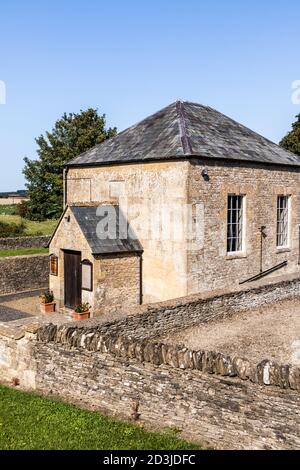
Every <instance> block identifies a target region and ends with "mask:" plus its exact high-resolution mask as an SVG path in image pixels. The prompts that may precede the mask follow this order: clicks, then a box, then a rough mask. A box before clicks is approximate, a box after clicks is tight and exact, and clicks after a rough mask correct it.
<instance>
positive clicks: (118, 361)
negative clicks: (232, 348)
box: [0, 279, 300, 449]
mask: <svg viewBox="0 0 300 470" xmlns="http://www.w3.org/2000/svg"><path fill="white" fill-rule="evenodd" d="M291 297H299V280H296V279H295V280H291V281H285V282H280V283H277V284H274V285H269V286H264V287H260V288H257V289H252V290H244V291H242V292H238V293H237V292H236V293H233V294H226V295H223V296H221V295H220V296H215V297H213V298H210V299H201V298H199V297H198V298H196V297H192V298H187V299H180V300H178V301H174V302H173V303H172V304H171V303H167V302H165V303H163V304H161V305H157V306H156V307H154V306H149V308H148V309H146V308H145V311H144V313H141V314H139V315H134V316H131V317H127V318H124V319H122V320H117V321H115V322H112V323H106V324H103V323H101V322H99V321H97V320H96V319H92V320H89V321H87V322H81V323H79V324H78V323H70V324H65V325H62V326H55V325H47V326H43V327H41V328H38V329H37V327H35V329H29V330H26V331H25V333H24V334H23V336H21V335H20V336H19V337H18V338H15V339H14V340H13V339H12V336H11V335H10V339H9V340H5V341H6V343H7V341H8V345H9V350H10V354H6V348H5V347H2V351H1V347H0V371H1V377H2V378H7V379H11V375H12V374H11V370H10V369H12V370H13V375H14V377H16V378H18V379H20V385H21V386H24V387H25V388H34V389H36V390H38V391H40V392H42V393H45V394H49V393H50V394H53V395H57V396H60V397H62V398H64V399H68V400H71V401H73V402H74V403H81V404H82V405H83V406H85V407H88V408H92V409H96V410H100V411H103V412H106V413H108V414H111V415H115V416H121V417H125V418H127V419H134V420H137V421H139V422H142V423H144V424H146V425H150V426H153V427H155V428H160V429H163V428H166V427H172V428H176V429H180V430H181V431H182V436H183V437H186V438H188V439H191V440H193V441H197V442H200V443H202V444H204V445H210V446H214V447H217V448H226V449H228V448H230V449H300V414H299V405H300V393H299V392H300V370H299V369H297V368H295V367H289V366H288V365H279V364H275V363H274V362H271V361H262V362H261V363H260V364H254V363H253V362H252V361H251V358H248V360H246V359H243V358H230V357H228V356H224V355H223V354H219V353H218V352H212V351H191V350H188V349H187V348H184V347H182V346H178V347H174V346H171V345H168V344H163V342H162V341H161V340H160V338H161V337H162V336H163V335H164V334H165V332H166V331H167V332H168V333H170V332H172V331H178V330H180V329H181V328H183V327H186V326H191V325H193V324H195V325H196V324H199V323H201V322H210V321H212V320H213V319H216V318H221V317H222V316H223V317H225V316H230V315H234V313H235V312H238V311H241V310H247V309H248V308H249V307H252V308H253V307H254V306H259V305H260V306H262V305H266V304H268V303H273V302H277V301H279V300H282V299H285V298H291ZM26 328H28V325H27V326H26ZM0 333H1V332H0ZM0 336H1V335H0ZM5 341H4V342H2V343H1V341H0V346H1V344H4V343H5ZM13 341H17V342H20V346H18V347H16V348H15V347H14V344H13V343H12V342H13ZM3 351H4V352H3ZM14 351H17V353H15V352H14ZM20 351H22V354H21V353H20ZM11 352H12V353H11ZM5 354H6V356H5ZM23 357H24V358H26V360H25V361H24V360H23V359H22V358H23ZM3 358H5V360H4V359H3ZM10 361H11V362H10ZM3 363H4V364H5V368H4V366H3ZM10 363H11V367H10ZM24 371H26V374H25V373H24ZM28 372H30V373H29V374H28ZM9 374H10V375H9Z"/></svg>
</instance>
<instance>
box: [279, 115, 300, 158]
mask: <svg viewBox="0 0 300 470" xmlns="http://www.w3.org/2000/svg"><path fill="white" fill-rule="evenodd" d="M296 118H297V120H296V121H295V122H294V124H293V125H292V130H291V131H290V132H289V133H288V134H287V135H286V136H285V137H284V138H283V139H282V141H281V142H280V145H281V147H283V148H285V149H287V150H289V151H290V152H293V153H295V154H296V155H300V114H298V116H296Z"/></svg>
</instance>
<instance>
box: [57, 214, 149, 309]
mask: <svg viewBox="0 0 300 470" xmlns="http://www.w3.org/2000/svg"><path fill="white" fill-rule="evenodd" d="M68 217H70V220H68ZM63 250H74V251H80V252H81V259H82V260H89V261H90V262H91V263H92V265H93V291H92V292H89V291H86V290H82V302H88V303H89V304H90V305H91V314H92V316H93V317H96V316H98V315H102V314H106V313H107V312H109V311H111V310H112V309H113V311H114V312H116V311H118V310H119V309H120V307H121V306H122V308H123V309H124V308H127V307H129V306H133V305H139V303H140V258H139V257H138V256H137V255H132V254H122V253H121V254H120V255H118V256H114V255H112V256H96V257H95V256H93V255H92V253H91V248H90V246H89V244H88V242H87V241H86V239H85V237H84V236H83V233H82V231H81V230H80V227H79V225H78V223H77V221H76V219H75V216H74V214H73V212H72V211H71V210H70V209H68V210H67V212H66V214H65V217H64V218H63V220H62V222H61V224H60V227H59V229H58V230H57V232H56V233H55V235H54V237H53V239H52V241H51V244H50V253H51V254H55V255H56V256H58V260H59V261H58V276H50V289H51V290H52V291H53V293H54V298H55V300H56V301H57V303H58V306H59V307H64V298H65V295H64V252H63Z"/></svg>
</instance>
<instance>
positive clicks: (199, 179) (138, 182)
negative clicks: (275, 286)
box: [67, 159, 300, 303]
mask: <svg viewBox="0 0 300 470" xmlns="http://www.w3.org/2000/svg"><path fill="white" fill-rule="evenodd" d="M204 168H206V169H208V173H209V177H210V178H209V181H205V180H204V178H203V176H202V174H201V173H202V171H203V169H204ZM67 183H68V184H67V186H68V191H67V199H68V203H69V204H81V203H94V204H97V203H99V204H100V203H103V202H111V203H117V202H119V203H120V206H121V207H122V204H123V203H124V207H126V205H127V206H128V211H127V216H128V220H129V222H131V225H132V227H133V228H134V229H135V232H136V234H137V236H138V238H139V240H140V241H141V243H142V246H143V248H144V267H143V290H144V301H145V303H149V302H156V301H161V300H167V299H172V298H175V297H179V296H186V295H189V294H194V293H198V292H209V291H212V290H217V289H226V290H230V291H232V290H233V289H238V287H239V282H240V281H244V280H246V279H248V278H250V277H251V276H253V275H256V274H258V273H259V271H260V241H261V237H260V236H261V234H260V227H261V226H263V225H264V226H266V230H267V238H265V239H264V240H263V259H262V265H263V269H268V268H271V267H274V266H275V265H277V264H279V263H281V262H283V261H288V265H287V266H286V267H284V268H282V270H281V271H279V272H280V273H281V274H282V275H285V274H299V272H300V266H299V265H298V258H299V224H300V190H299V188H300V184H299V183H300V172H299V169H295V168H290V167H286V168H283V167H280V166H274V165H263V164H257V163H251V164H250V163H248V162H238V161H235V162H224V161H223V162H222V161H221V159H216V160H215V161H212V160H211V159H198V160H196V159H194V160H191V161H189V160H185V161H176V162H156V163H136V164H128V165H114V166H111V167H109V166H104V167H99V168H96V167H93V168H72V169H70V170H69V172H68V182H67ZM118 184H119V186H120V188H121V189H122V191H121V192H120V199H119V201H118V199H116V198H115V196H116V193H117V191H115V190H116V187H117V185H118ZM122 185H123V186H122ZM232 193H235V194H243V195H245V219H244V222H245V224H244V228H245V237H244V241H245V243H244V247H243V248H244V249H243V252H242V253H238V254H237V255H233V256H232V255H230V256H229V255H228V254H227V197H228V194H232ZM278 195H286V196H290V214H289V215H290V220H289V229H290V230H289V246H288V247H287V248H284V249H277V247H276V218H277V196H278ZM122 198H123V199H122ZM187 204H188V205H190V206H192V207H193V209H194V214H195V213H196V208H198V209H199V212H198V214H199V219H200V224H199V226H200V228H199V230H198V231H197V240H192V241H193V242H194V241H196V242H197V243H196V245H194V247H193V246H191V244H190V243H189V242H188V241H187V240H186V239H184V237H183V238H182V237H180V236H179V238H177V237H178V234H180V232H183V234H186V226H185V225H184V222H181V218H180V217H178V216H177V217H176V214H175V219H176V221H177V223H178V230H177V231H176V236H175V237H174V236H173V237H172V236H171V237H164V235H165V234H164V231H163V228H164V221H163V217H162V218H161V220H160V221H158V222H157V226H158V228H159V230H158V232H159V233H158V237H157V238H155V237H153V236H152V238H151V235H152V234H150V235H149V230H148V227H149V225H151V224H149V222H151V223H152V222H153V219H155V215H157V213H159V211H161V210H162V209H163V208H164V209H165V208H168V209H170V211H172V210H173V209H174V208H175V207H177V208H181V209H183V208H185V207H186V205H187ZM137 205H141V207H142V208H138V209H137ZM138 212H139V214H137V213H138ZM137 215H138V217H136V216H137ZM173 215H174V214H173ZM135 218H137V219H138V222H139V223H138V224H135V222H136V221H135V220H134V219H135ZM181 229H182V230H181ZM145 234H146V236H145ZM156 235H157V233H156ZM277 274H278V272H275V273H273V274H271V275H269V276H268V278H266V279H269V278H272V277H275V276H276V275H277Z"/></svg>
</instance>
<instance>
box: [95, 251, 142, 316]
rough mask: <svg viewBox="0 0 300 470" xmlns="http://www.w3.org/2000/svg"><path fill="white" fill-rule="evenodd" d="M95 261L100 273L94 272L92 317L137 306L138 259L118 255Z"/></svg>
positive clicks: (138, 284)
mask: <svg viewBox="0 0 300 470" xmlns="http://www.w3.org/2000/svg"><path fill="white" fill-rule="evenodd" d="M96 259H97V261H98V263H99V264H98V266H99V271H100V272H99V273H97V272H95V281H94V286H95V296H94V316H98V315H101V314H103V313H108V312H109V311H111V310H112V311H113V312H118V311H120V310H126V309H129V308H131V307H132V306H134V305H139V303H140V257H139V256H137V255H135V254H125V255H124V254H119V255H114V256H113V255H111V256H103V257H100V256H99V257H96ZM97 261H96V263H95V264H94V265H95V268H96V266H97ZM96 269H97V268H96Z"/></svg>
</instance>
